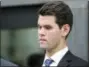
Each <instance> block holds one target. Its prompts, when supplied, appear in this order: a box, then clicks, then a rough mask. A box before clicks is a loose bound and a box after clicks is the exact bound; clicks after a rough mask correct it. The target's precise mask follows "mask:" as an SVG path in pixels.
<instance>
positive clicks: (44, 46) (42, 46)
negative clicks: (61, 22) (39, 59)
mask: <svg viewBox="0 0 89 67" xmlns="http://www.w3.org/2000/svg"><path fill="white" fill-rule="evenodd" d="M47 47H48V46H47V45H46V44H41V45H40V48H42V49H47Z"/></svg>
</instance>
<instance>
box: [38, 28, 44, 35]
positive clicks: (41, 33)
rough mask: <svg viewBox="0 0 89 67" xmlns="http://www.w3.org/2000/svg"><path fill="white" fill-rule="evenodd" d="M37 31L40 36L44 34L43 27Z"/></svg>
mask: <svg viewBox="0 0 89 67" xmlns="http://www.w3.org/2000/svg"><path fill="white" fill-rule="evenodd" d="M38 32H39V35H40V36H44V35H45V29H44V28H41V29H39V30H38Z"/></svg>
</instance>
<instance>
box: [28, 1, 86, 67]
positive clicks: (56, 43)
mask: <svg viewBox="0 0 89 67" xmlns="http://www.w3.org/2000/svg"><path fill="white" fill-rule="evenodd" d="M72 25H73V14H72V11H71V9H70V7H69V6H68V5H67V4H65V3H64V2H63V1H52V2H49V3H46V4H44V5H43V6H42V8H40V10H39V11H38V36H39V43H40V48H42V49H44V50H45V53H44V54H42V55H41V54H33V55H32V56H30V57H29V59H28V62H27V63H28V65H29V66H30V67H42V66H45V67H46V66H47V67H51V66H56V67H62V66H63V67H73V66H74V67H78V66H80V67H87V66H88V63H87V62H86V61H85V60H83V59H81V58H79V57H77V56H75V55H73V54H72V53H71V51H70V50H69V48H68V44H67V41H66V40H67V37H68V35H69V33H70V31H71V30H72ZM75 49H76V48H75Z"/></svg>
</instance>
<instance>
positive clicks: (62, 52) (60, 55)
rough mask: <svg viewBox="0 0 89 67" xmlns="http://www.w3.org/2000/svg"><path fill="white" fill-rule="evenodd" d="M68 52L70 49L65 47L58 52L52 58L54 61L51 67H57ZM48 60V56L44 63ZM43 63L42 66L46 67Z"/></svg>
mask: <svg viewBox="0 0 89 67" xmlns="http://www.w3.org/2000/svg"><path fill="white" fill-rule="evenodd" d="M67 51H68V47H65V48H64V49H62V50H60V51H58V52H56V53H55V54H54V55H53V56H51V57H50V58H51V59H52V60H53V61H54V62H53V63H52V64H50V66H57V65H58V63H59V62H60V61H61V59H62V58H63V56H64V55H65V54H66V53H67ZM46 59H49V57H48V56H47V55H45V58H44V62H45V60H46ZM44 62H43V65H42V66H45V64H44Z"/></svg>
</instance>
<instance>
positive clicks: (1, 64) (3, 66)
mask: <svg viewBox="0 0 89 67" xmlns="http://www.w3.org/2000/svg"><path fill="white" fill-rule="evenodd" d="M0 67H18V65H16V64H14V63H12V62H10V61H7V60H4V59H2V58H1V59H0Z"/></svg>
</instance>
